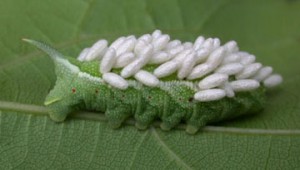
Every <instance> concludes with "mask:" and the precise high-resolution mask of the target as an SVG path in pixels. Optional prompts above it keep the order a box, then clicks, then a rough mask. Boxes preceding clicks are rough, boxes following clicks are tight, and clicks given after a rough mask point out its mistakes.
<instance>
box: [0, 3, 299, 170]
mask: <svg viewBox="0 0 300 170" xmlns="http://www.w3.org/2000/svg"><path fill="white" fill-rule="evenodd" d="M0 11H1V12H0V13H1V15H0V24H1V26H0V59H1V60H0V169H100V168H101V169H216V168H217V169H220V168H222V169H297V168H299V167H300V156H299V155H300V123H299V121H300V100H299V98H300V90H299V86H300V77H299V75H300V69H299V63H300V57H299V55H300V48H299V47H300V31H299V28H300V19H299V18H300V2H299V1H296V0H285V1H283V0H278V1H275V0H273V1H272V0H267V1H260V0H244V1H239V0H213V1H205V0H201V1H199V0H190V1H184V0H177V1H173V0H169V1H161V0H154V1H150V0H149V1H146V0H129V1H122V0H113V1H111V0H101V1H95V0H64V1H50V0H45V1H39V0H28V1H23V0H3V1H2V2H1V5H0ZM154 29H161V30H162V31H163V32H165V33H168V34H170V35H171V36H172V38H178V39H181V40H184V41H193V40H195V38H196V37H197V36H198V35H205V36H206V37H208V36H212V37H219V38H221V40H222V42H226V41H228V40H231V39H233V40H236V41H237V42H238V43H239V46H240V48H241V49H242V50H245V51H249V52H251V53H253V54H255V55H256V56H257V60H258V61H260V62H262V63H263V64H266V65H270V66H273V68H274V69H275V70H276V71H277V72H278V73H280V74H282V75H283V77H284V83H283V85H282V86H281V88H279V89H277V90H273V91H270V92H269V93H268V103H267V105H266V109H265V110H264V111H263V112H262V113H259V114H257V115H254V116H249V117H242V118H239V119H235V120H232V121H226V122H223V123H219V124H215V125H212V126H208V127H206V128H204V129H203V131H202V132H199V133H197V134H196V135H188V134H186V133H185V132H184V131H183V130H180V129H177V130H172V131H170V132H163V131H161V130H160V129H158V128H155V127H152V128H150V129H148V130H146V131H138V130H137V129H136V128H135V127H133V126H131V125H125V126H124V127H122V128H121V129H118V130H112V129H110V128H109V127H108V125H107V124H106V122H105V120H103V115H95V114H86V115H87V116H84V118H85V119H83V118H82V117H80V116H77V118H71V119H69V120H68V121H66V122H64V123H54V122H52V121H51V120H50V119H49V118H48V117H47V116H46V110H45V108H44V107H43V106H42V105H43V101H44V98H45V96H46V95H47V93H48V92H49V90H50V89H51V88H52V87H53V85H54V83H55V74H54V70H53V63H52V61H51V60H50V59H49V58H48V57H45V54H42V53H41V52H38V51H37V50H36V49H34V48H33V47H31V46H28V45H27V44H25V43H22V42H21V39H22V38H30V39H36V40H43V41H46V42H48V43H50V44H53V45H54V46H55V47H56V48H57V49H58V50H59V51H61V52H63V53H64V54H66V55H69V56H74V57H76V55H77V54H78V53H79V52H80V51H81V49H83V48H84V47H86V46H88V45H91V44H92V43H93V42H94V41H96V40H98V39H101V38H105V39H108V40H113V39H115V38H117V37H119V36H122V35H129V34H135V35H141V34H143V33H149V32H152V31H153V30H154ZM86 118H88V119H86ZM129 124H130V122H129Z"/></svg>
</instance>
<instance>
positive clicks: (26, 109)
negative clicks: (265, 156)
mask: <svg viewBox="0 0 300 170" xmlns="http://www.w3.org/2000/svg"><path fill="white" fill-rule="evenodd" d="M0 110H6V111H14V112H21V113H25V114H26V113H29V114H35V115H40V116H47V115H48V110H47V108H46V107H44V106H39V105H32V104H24V103H17V102H7V101H0ZM1 114H3V113H1V111H0V115H1ZM72 117H73V118H76V119H83V120H93V121H102V122H106V121H107V120H106V118H105V115H104V114H99V113H97V112H86V111H80V112H77V114H74V115H72ZM126 124H129V125H134V120H133V119H130V120H128V121H126ZM153 125H154V127H159V122H154V124H153ZM177 129H181V130H184V129H185V126H184V125H180V126H179V127H178V128H177ZM202 131H203V132H219V133H234V134H245V135H246V134H248V135H249V134H252V135H300V129H290V130H286V129H256V128H236V127H224V126H205V127H204V128H203V129H202Z"/></svg>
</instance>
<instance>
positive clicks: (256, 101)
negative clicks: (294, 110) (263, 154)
mask: <svg viewBox="0 0 300 170" xmlns="http://www.w3.org/2000/svg"><path fill="white" fill-rule="evenodd" d="M24 41H26V42H28V43H30V44H33V45H35V46H36V47H38V48H39V49H41V50H43V51H44V52H46V53H47V54H48V55H49V56H50V57H51V58H52V60H53V61H54V63H55V72H56V75H57V80H56V83H55V86H54V88H53V89H52V90H51V91H50V93H49V94H48V96H47V97H46V100H45V105H46V106H47V107H48V108H49V115H50V118H51V119H52V120H54V121H57V122H61V121H64V120H65V119H66V117H67V116H68V114H70V113H72V112H74V111H76V110H89V111H97V112H101V113H105V116H106V118H107V120H108V122H109V124H110V125H111V127H113V128H118V127H120V126H121V125H122V123H123V122H124V121H125V120H126V119H127V118H129V117H134V119H135V122H136V123H135V126H136V127H137V128H138V129H146V128H147V127H148V126H149V125H151V123H152V122H153V121H154V120H160V121H161V124H160V127H161V129H163V130H170V129H172V128H174V127H175V126H177V125H178V124H179V123H185V124H186V132H187V133H190V134H194V133H196V132H197V131H198V130H199V129H200V128H201V127H203V126H205V125H206V124H209V123H212V122H218V121H222V120H225V119H231V118H233V117H237V116H240V115H244V114H248V113H257V112H259V111H260V110H262V109H263V105H264V103H265V87H264V86H260V87H257V88H255V89H253V90H240V91H239V90H237V92H236V93H235V96H234V97H232V96H231V97H226V96H225V97H223V98H221V99H217V100H208V101H199V100H196V99H195V93H196V92H197V91H199V89H197V88H196V87H195V82H198V81H199V80H203V78H198V79H194V80H185V79H186V78H183V79H178V78H177V77H176V74H175V73H172V74H170V75H168V76H166V77H164V78H161V79H160V83H159V84H157V85H156V86H151V85H145V84H143V83H141V82H140V81H137V80H136V79H134V77H133V76H129V77H128V78H126V82H127V83H128V85H127V86H126V87H124V88H122V87H120V88H116V87H114V86H112V85H110V84H109V83H107V82H106V81H104V80H103V73H101V72H99V69H100V68H99V67H100V66H99V61H97V60H92V61H78V60H76V59H74V58H71V57H66V56H64V55H62V54H61V53H59V52H58V51H56V50H55V49H53V48H51V47H49V46H48V45H45V44H43V43H41V42H37V41H34V40H28V39H24ZM103 60H104V59H103ZM103 60H102V61H103ZM157 67H158V65H157V64H148V65H145V66H144V67H143V69H144V70H146V71H149V72H150V71H153V70H154V69H155V68H157ZM121 71H122V70H121V69H118V68H112V69H111V72H112V73H115V74H118V73H120V72H121ZM229 79H230V80H235V78H234V77H233V76H230V77H229ZM115 84H117V85H118V83H115ZM237 89H238V88H237ZM204 98H205V97H204Z"/></svg>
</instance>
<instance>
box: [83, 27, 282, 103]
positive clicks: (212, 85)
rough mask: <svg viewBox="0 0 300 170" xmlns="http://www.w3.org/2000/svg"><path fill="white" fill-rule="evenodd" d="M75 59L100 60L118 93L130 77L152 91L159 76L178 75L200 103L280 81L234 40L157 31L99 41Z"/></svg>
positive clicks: (103, 71)
mask: <svg viewBox="0 0 300 170" xmlns="http://www.w3.org/2000/svg"><path fill="white" fill-rule="evenodd" d="M78 60H80V61H92V60H99V61H100V67H99V68H100V70H99V71H100V72H101V74H102V75H103V76H102V78H103V80H104V81H105V82H106V83H108V84H110V85H111V86H113V87H116V88H119V89H126V88H128V80H126V78H129V77H134V78H135V79H136V80H137V81H139V82H140V83H142V84H144V85H146V86H150V87H156V86H159V85H160V83H164V82H163V81H161V80H160V79H161V78H164V77H167V76H169V75H171V74H177V78H178V80H182V81H188V82H192V83H194V86H195V89H196V91H195V95H194V98H195V99H196V100H198V101H213V100H219V99H221V98H223V97H226V96H227V97H234V95H235V92H241V91H250V90H254V89H257V88H258V87H259V86H260V85H261V84H263V85H264V86H265V87H269V88H271V87H274V86H277V85H279V84H280V83H281V82H282V77H281V76H280V75H278V74H272V72H273V69H272V67H270V66H263V65H262V64H261V63H258V62H256V61H255V56H254V55H252V54H249V53H247V52H243V51H239V48H238V46H237V43H236V42H235V41H229V42H227V43H225V44H224V45H221V42H220V40H219V39H218V38H207V39H205V38H204V37H203V36H199V37H198V38H197V39H196V40H195V42H194V43H192V42H181V41H180V40H170V36H169V35H167V34H162V32H161V31H160V30H155V31H154V32H153V33H152V34H145V35H142V36H140V37H138V38H137V37H135V36H133V35H131V36H127V37H120V38H118V39H116V40H115V41H114V42H112V43H111V44H110V45H108V42H107V40H103V39H102V40H99V41H97V42H96V43H95V44H93V45H92V46H91V47H89V48H85V49H84V50H83V51H82V52H81V53H80V55H79V56H78ZM150 64H151V65H157V67H156V68H155V70H154V71H153V72H148V71H145V70H143V67H145V66H146V65H150ZM113 68H121V69H122V70H121V73H120V75H119V74H116V73H113V72H112V69H113ZM229 76H235V80H233V81H229ZM196 79H197V80H199V81H198V82H197V81H196V82H195V80H196Z"/></svg>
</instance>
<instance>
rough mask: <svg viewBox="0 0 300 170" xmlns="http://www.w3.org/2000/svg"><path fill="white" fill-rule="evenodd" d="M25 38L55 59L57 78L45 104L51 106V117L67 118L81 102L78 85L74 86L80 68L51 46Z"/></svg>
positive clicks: (57, 118)
mask: <svg viewBox="0 0 300 170" xmlns="http://www.w3.org/2000/svg"><path fill="white" fill-rule="evenodd" d="M23 40H24V41H26V42H28V43H30V44H32V45H34V46H36V47H38V48H39V49H41V50H42V51H44V52H46V53H47V54H48V55H49V56H50V57H51V58H52V59H53V61H54V63H55V71H56V75H57V80H56V84H55V87H54V88H53V89H52V90H51V91H50V93H49V94H48V96H47V97H46V100H45V103H44V104H45V105H46V106H47V107H48V108H49V112H50V117H51V119H53V120H55V121H58V122H59V121H63V120H65V118H66V117H67V114H68V113H70V112H72V111H74V110H77V108H78V104H79V103H81V102H80V94H79V93H77V92H76V87H73V86H72V85H73V84H76V82H74V78H75V77H76V76H77V75H78V73H79V72H80V70H79V68H78V67H77V66H75V65H73V64H71V63H70V62H69V61H68V60H67V59H65V57H64V56H63V55H62V54H61V53H59V52H58V51H56V50H55V49H53V48H51V47H50V46H48V45H46V44H43V43H40V42H37V41H34V40H29V39H23Z"/></svg>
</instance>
